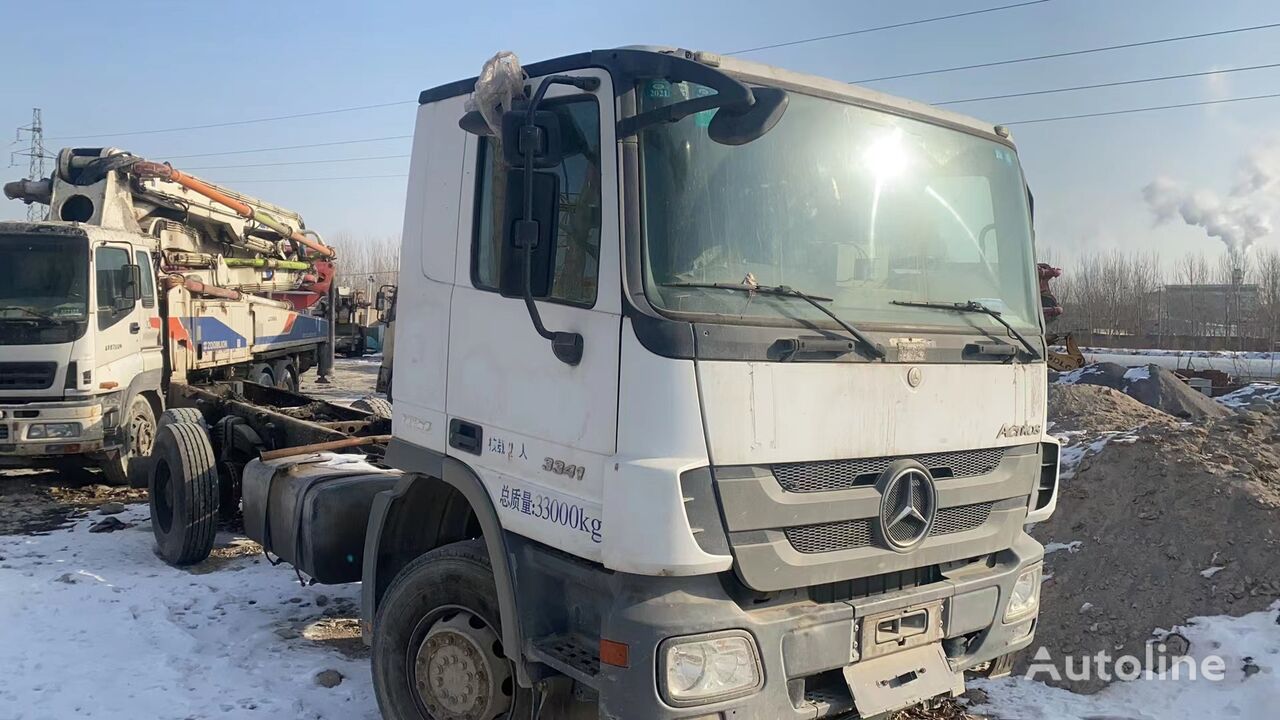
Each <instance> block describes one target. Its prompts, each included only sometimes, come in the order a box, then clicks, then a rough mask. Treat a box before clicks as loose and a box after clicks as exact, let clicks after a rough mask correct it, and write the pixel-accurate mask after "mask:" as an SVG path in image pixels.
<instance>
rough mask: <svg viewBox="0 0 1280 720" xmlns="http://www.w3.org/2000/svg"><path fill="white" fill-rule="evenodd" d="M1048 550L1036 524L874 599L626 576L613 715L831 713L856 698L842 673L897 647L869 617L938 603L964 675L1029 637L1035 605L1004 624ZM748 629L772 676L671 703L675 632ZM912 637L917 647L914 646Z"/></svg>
mask: <svg viewBox="0 0 1280 720" xmlns="http://www.w3.org/2000/svg"><path fill="white" fill-rule="evenodd" d="M1043 557H1044V550H1043V548H1042V547H1041V546H1040V544H1039V543H1037V542H1036V541H1035V540H1033V539H1032V538H1031V537H1030V536H1028V535H1026V534H1025V533H1019V534H1018V536H1017V538H1016V539H1015V541H1014V543H1013V546H1012V547H1011V548H1009V549H1008V550H1003V551H1000V552H998V553H995V554H994V555H992V556H991V558H990V560H988V561H986V562H975V563H971V564H969V565H966V566H964V567H961V568H958V569H956V570H955V571H954V572H947V573H944V575H943V579H942V580H941V581H938V582H933V583H930V584H927V585H923V586H919V587H915V588H910V589H906V590H899V591H895V592H891V593H885V594H881V595H876V596H872V597H867V598H860V599H853V600H845V601H838V602H829V603H816V602H813V601H811V600H808V599H807V598H804V599H798V600H796V601H794V602H784V603H781V604H778V603H765V604H763V605H760V606H759V607H760V609H749V608H752V605H751V602H749V601H748V602H745V603H744V602H741V601H735V600H734V599H733V598H731V597H730V595H729V592H728V591H727V590H726V589H725V583H722V582H721V580H722V579H721V578H720V577H718V576H700V577H688V578H653V577H643V576H636V575H626V576H624V575H615V576H613V578H612V582H611V584H612V585H613V587H612V588H611V590H612V592H611V595H612V597H613V598H614V600H613V607H612V608H610V609H608V610H606V611H605V612H604V613H602V614H603V616H604V617H603V618H602V629H603V632H602V636H603V637H604V638H607V639H609V640H613V641H616V642H621V643H625V644H627V645H628V647H629V648H630V658H629V663H628V668H620V667H614V666H610V665H601V666H600V675H599V677H598V679H599V681H600V682H599V683H598V684H597V689H598V691H599V694H600V710H601V713H600V716H601V717H602V718H623V717H627V718H629V717H645V718H700V719H702V718H705V719H706V720H711V719H712V718H722V719H726V720H727V719H728V718H733V719H734V720H745V719H746V718H761V719H764V718H769V719H775V718H824V717H839V716H843V715H844V714H846V713H848V712H849V711H851V710H852V709H853V707H854V706H853V697H852V694H851V693H850V691H849V688H848V685H847V684H846V683H845V682H844V675H843V673H842V671H843V669H844V668H845V667H846V666H849V665H851V664H853V663H857V662H858V661H859V660H864V659H870V657H871V656H873V655H874V656H876V657H878V658H888V657H892V656H893V655H892V652H886V651H885V649H884V648H879V649H876V648H871V647H866V646H865V638H866V637H868V636H867V635H866V633H865V632H864V630H865V628H864V625H865V623H866V621H867V619H868V618H874V617H876V616H880V615H882V614H884V613H891V612H893V611H897V610H902V609H906V608H917V607H920V606H922V605H928V606H930V607H933V608H940V613H939V615H938V619H939V621H940V623H941V628H940V630H939V634H940V635H941V637H942V638H945V640H943V641H942V646H943V647H944V648H946V650H947V652H946V655H947V659H946V661H947V664H948V665H949V667H950V671H951V672H953V673H955V681H956V682H957V683H958V682H962V675H961V673H963V672H964V671H965V670H969V669H972V668H974V667H975V666H977V665H979V664H982V663H985V662H987V661H990V660H994V659H995V658H997V657H999V656H1001V655H1003V654H1005V653H1009V652H1013V651H1016V650H1020V649H1022V648H1024V647H1026V646H1027V645H1029V644H1030V643H1031V641H1032V639H1033V638H1034V630H1035V622H1036V613H1034V612H1033V613H1031V614H1030V615H1029V616H1026V617H1023V618H1021V619H1018V620H1016V621H1015V622H1012V623H1009V624H1005V623H1004V622H1003V617H1004V611H1005V607H1006V605H1007V603H1008V600H1009V596H1010V593H1011V591H1012V589H1013V585H1014V582H1015V580H1016V579H1017V577H1018V575H1019V574H1020V573H1021V572H1022V571H1023V570H1026V569H1028V568H1031V567H1033V566H1035V565H1037V564H1039V563H1041V562H1042V561H1043ZM731 629H732V630H740V631H745V632H746V633H747V634H749V635H750V636H751V637H752V638H753V639H754V640H755V642H756V645H757V647H758V649H759V652H760V659H761V664H762V669H763V675H764V682H763V684H762V686H761V687H760V688H759V690H757V691H756V692H754V693H752V694H751V695H748V696H745V697H738V698H735V699H732V700H726V701H723V702H717V703H711V704H705V705H700V706H695V707H682V708H677V707H672V706H671V705H669V704H668V703H667V702H665V701H664V699H663V698H662V696H661V694H660V691H659V690H658V683H657V678H656V673H658V672H661V669H660V661H661V660H660V658H659V656H658V649H659V646H660V645H661V644H662V642H663V641H664V640H666V639H668V638H672V637H678V636H686V635H694V634H699V633H709V632H717V631H724V630H731ZM908 647H911V646H908Z"/></svg>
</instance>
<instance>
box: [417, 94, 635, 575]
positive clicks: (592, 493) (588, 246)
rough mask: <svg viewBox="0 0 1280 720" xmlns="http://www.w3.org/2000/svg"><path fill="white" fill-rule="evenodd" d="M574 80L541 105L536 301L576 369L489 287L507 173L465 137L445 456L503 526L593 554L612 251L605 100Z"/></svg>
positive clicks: (606, 415)
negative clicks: (543, 213)
mask: <svg viewBox="0 0 1280 720" xmlns="http://www.w3.org/2000/svg"><path fill="white" fill-rule="evenodd" d="M580 74H582V75H591V76H594V77H598V78H600V80H601V85H600V87H599V89H598V91H597V92H594V93H589V92H583V91H581V90H577V89H574V88H561V87H556V88H555V89H553V90H552V91H551V92H550V93H548V95H547V97H548V99H547V100H546V101H545V105H544V108H545V109H548V110H554V111H555V112H556V114H557V115H558V116H559V122H560V126H561V130H562V133H564V134H565V136H566V137H569V136H573V137H574V141H573V142H568V143H566V147H565V149H564V158H563V162H562V163H561V164H560V165H559V166H558V167H556V168H552V169H550V170H551V171H552V172H555V173H556V174H558V175H559V195H560V216H559V227H558V232H557V237H556V256H555V261H554V263H553V267H554V276H553V278H552V280H551V283H550V292H549V297H547V298H545V299H543V300H538V301H537V306H538V309H539V311H540V312H541V315H542V320H543V322H544V324H545V325H546V327H547V328H549V329H551V330H553V331H566V332H577V333H580V334H581V335H582V337H583V340H584V353H583V356H582V360H581V362H580V363H579V364H578V365H576V366H572V365H568V364H565V363H564V362H562V361H560V360H559V359H557V358H556V356H555V355H554V354H552V349H551V345H550V343H549V342H548V341H547V340H545V339H543V338H542V337H540V336H539V335H538V333H537V331H536V330H535V329H534V326H533V324H532V323H531V321H530V318H529V313H528V310H527V309H526V307H525V303H524V300H523V299H521V298H518V297H504V296H503V295H501V294H500V293H499V292H498V290H497V288H498V285H499V278H500V272H501V266H500V259H501V258H500V254H501V248H502V243H504V242H506V233H505V232H504V229H505V226H506V223H505V221H504V219H503V213H504V206H505V199H504V194H505V190H506V187H507V186H506V175H507V172H508V171H507V169H506V167H505V165H504V164H503V162H502V158H501V152H500V150H499V149H498V146H497V143H496V141H495V140H494V139H493V138H477V137H475V136H467V146H466V153H465V155H466V157H465V158H464V168H465V170H464V172H465V173H467V175H466V176H464V178H463V183H462V188H463V191H462V193H461V195H462V197H461V203H462V207H461V211H460V213H459V215H460V216H461V221H460V222H459V227H458V252H457V268H456V272H455V277H456V278H457V280H456V287H455V290H454V294H453V301H452V305H451V310H450V324H449V373H448V391H447V393H446V401H445V406H446V414H447V416H448V420H449V427H448V429H447V432H448V452H449V453H450V454H451V455H453V456H456V457H458V458H459V459H461V460H463V461H464V462H466V463H467V464H468V465H470V466H471V467H473V468H475V469H476V471H477V472H478V473H479V474H480V475H481V477H482V479H483V480H484V481H485V484H486V485H487V486H488V489H489V493H490V495H491V496H492V497H493V500H494V503H495V506H496V507H497V508H498V512H499V513H500V514H502V517H503V524H504V525H505V526H506V527H507V528H509V529H511V530H514V531H516V532H520V533H522V534H524V535H527V536H529V537H533V538H535V539H538V540H541V541H543V542H547V543H549V544H552V545H555V546H557V547H561V548H563V549H566V550H569V551H571V552H575V553H576V554H579V555H581V556H584V557H588V558H598V557H599V548H600V541H601V535H602V532H601V527H600V497H601V488H602V484H601V476H602V475H603V473H604V467H605V463H606V462H611V457H612V456H613V454H614V452H615V445H616V437H617V430H616V429H617V413H618V357H619V351H618V345H619V334H620V331H621V289H620V282H621V281H620V276H621V260H620V255H621V252H620V250H621V248H620V241H619V222H618V217H619V214H618V193H617V181H616V177H617V173H616V162H617V152H616V150H615V147H616V146H615V140H614V130H613V127H614V105H613V91H612V88H611V87H610V82H609V76H608V74H607V73H604V72H602V71H583V72H582V73H580ZM537 82H538V79H537V78H534V79H533V80H532V83H533V84H534V86H535V87H536V85H537ZM514 172H520V171H514ZM602 219H603V221H602ZM398 310H399V311H400V313H401V314H402V316H408V314H410V313H412V308H399V309H398ZM400 319H401V320H402V321H403V320H404V317H401V318H400ZM402 324H403V323H402ZM408 382H412V380H411V379H404V378H397V380H396V384H397V385H398V386H400V385H401V384H402V383H408Z"/></svg>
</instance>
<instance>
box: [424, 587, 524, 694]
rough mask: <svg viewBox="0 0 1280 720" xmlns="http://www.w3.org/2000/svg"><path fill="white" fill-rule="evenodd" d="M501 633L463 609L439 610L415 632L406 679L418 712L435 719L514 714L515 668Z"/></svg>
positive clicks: (426, 618)
mask: <svg viewBox="0 0 1280 720" xmlns="http://www.w3.org/2000/svg"><path fill="white" fill-rule="evenodd" d="M501 653H502V643H501V642H500V641H499V639H498V634H497V633H496V632H494V630H493V628H492V627H490V626H489V624H488V623H487V622H485V621H484V619H483V618H481V617H480V616H478V615H476V614H474V613H473V612H471V611H470V610H467V609H465V608H457V607H449V608H440V609H439V610H437V611H436V612H434V613H432V614H430V615H428V616H427V617H425V618H423V620H422V622H420V623H419V624H418V627H417V628H415V630H414V633H413V636H412V640H411V642H410V644H409V652H408V654H407V657H406V659H407V662H408V668H407V670H408V677H409V678H410V682H411V684H412V689H413V696H414V700H415V701H416V702H417V703H418V706H419V709H420V710H425V711H426V713H427V715H428V716H429V717H432V718H436V720H492V718H497V717H502V716H504V715H505V714H506V713H507V712H508V711H510V709H511V702H512V694H513V691H514V684H513V680H512V677H511V663H510V661H508V660H507V659H506V658H504V657H502V654H501Z"/></svg>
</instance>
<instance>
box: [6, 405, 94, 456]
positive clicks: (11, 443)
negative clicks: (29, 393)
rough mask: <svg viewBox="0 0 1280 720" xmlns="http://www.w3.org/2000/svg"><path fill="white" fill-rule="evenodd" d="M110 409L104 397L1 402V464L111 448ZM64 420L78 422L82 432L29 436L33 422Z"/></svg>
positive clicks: (35, 423)
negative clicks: (49, 436)
mask: <svg viewBox="0 0 1280 720" xmlns="http://www.w3.org/2000/svg"><path fill="white" fill-rule="evenodd" d="M109 410H110V408H107V407H104V404H103V402H102V399H101V398H91V399H85V400H69V401H52V402H32V403H24V404H8V405H0V465H3V464H8V465H13V464H20V463H22V462H25V461H26V460H28V459H32V458H56V457H62V456H65V455H78V454H82V453H90V452H98V451H101V450H104V449H110V448H111V447H112V439H111V437H109V436H110V434H111V433H110V432H109V429H108V427H107V422H106V420H107V417H106V413H107V412H108V411H109ZM62 422H75V423H79V424H80V434H79V435H77V436H75V437H65V438H48V439H45V438H31V437H30V433H31V426H32V425H38V424H42V423H62ZM6 461H7V462H6Z"/></svg>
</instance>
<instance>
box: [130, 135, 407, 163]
mask: <svg viewBox="0 0 1280 720" xmlns="http://www.w3.org/2000/svg"><path fill="white" fill-rule="evenodd" d="M412 137H413V136H412V135H388V136H386V137H376V138H362V139H360V140H335V141H332V142H322V143H307V144H305V145H281V146H279V147H269V148H256V149H253V150H224V151H222V152H208V153H194V154H191V155H162V154H159V153H150V155H152V156H153V157H163V158H167V159H169V160H184V159H188V158H198V157H213V156H215V155H248V154H251V153H260V152H273V151H276V150H301V149H303V148H313V147H333V146H334V145H356V144H358V143H371V142H382V141H384V140H408V139H409V138H412Z"/></svg>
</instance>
